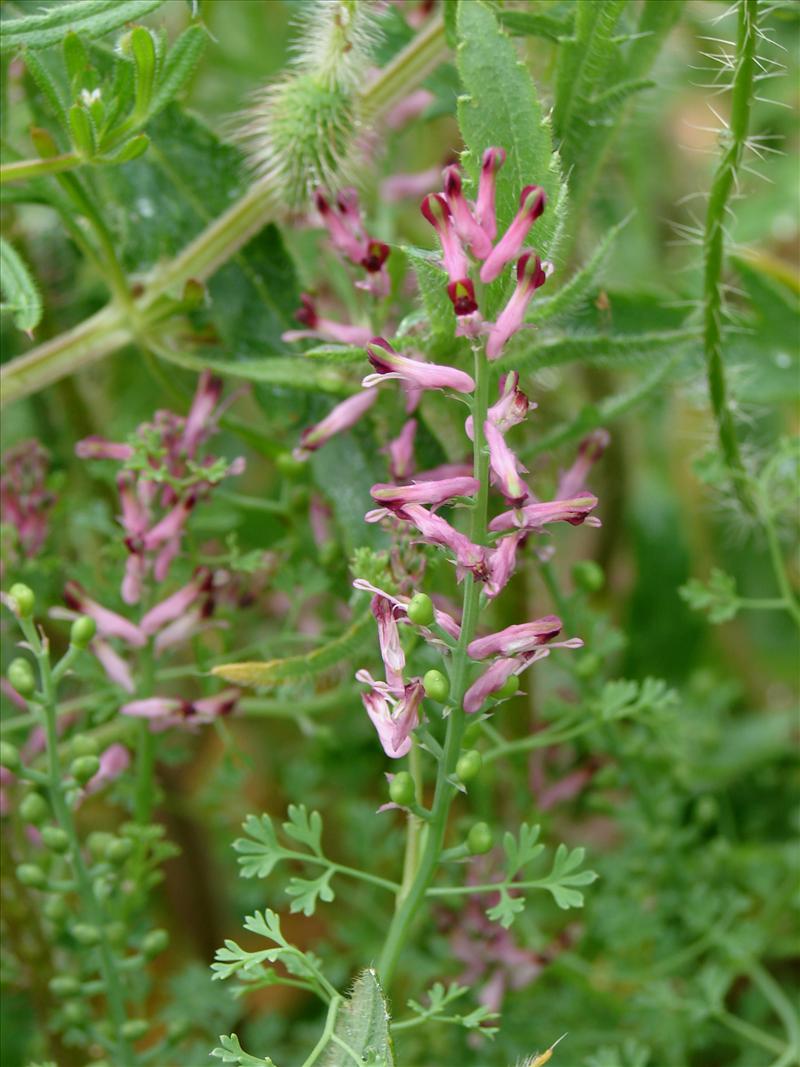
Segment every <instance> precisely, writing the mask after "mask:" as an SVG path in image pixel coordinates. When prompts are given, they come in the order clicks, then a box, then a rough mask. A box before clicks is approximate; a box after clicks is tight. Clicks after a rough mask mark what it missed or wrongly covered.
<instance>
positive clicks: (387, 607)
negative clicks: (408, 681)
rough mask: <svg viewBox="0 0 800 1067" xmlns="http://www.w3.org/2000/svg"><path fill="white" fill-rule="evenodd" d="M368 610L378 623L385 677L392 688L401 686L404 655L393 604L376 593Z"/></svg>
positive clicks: (404, 662)
mask: <svg viewBox="0 0 800 1067" xmlns="http://www.w3.org/2000/svg"><path fill="white" fill-rule="evenodd" d="M370 610H371V611H372V614H373V615H374V616H375V621H376V623H377V624H378V643H379V645H380V649H381V659H382V660H383V665H384V667H385V668H386V677H387V679H388V681H389V684H390V686H391V687H392V688H395V687H397V686H398V685H400V686H402V684H403V670H404V668H405V665H406V657H405V653H404V652H403V646H402V645H401V643H400V631H399V630H398V628H397V616H396V614H395V611H396V609H395V606H394V604H393V603H392V601H391V600H389V598H388V597H384V596H380V595H376V596H374V597H373V598H372V601H371V603H370Z"/></svg>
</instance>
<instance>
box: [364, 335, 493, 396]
mask: <svg viewBox="0 0 800 1067" xmlns="http://www.w3.org/2000/svg"><path fill="white" fill-rule="evenodd" d="M367 355H368V356H369V361H370V363H371V364H372V366H373V367H374V368H375V371H376V373H375V374H368V375H367V376H366V378H364V380H363V381H362V383H361V384H362V385H363V386H364V387H365V388H367V389H368V388H370V387H372V386H374V385H377V384H378V383H379V382H380V381H382V380H384V379H387V380H388V379H389V378H399V379H400V380H401V381H404V382H407V383H409V384H410V385H414V386H417V387H418V388H419V389H454V390H455V391H456V392H459V393H471V392H472V391H473V389H474V388H475V382H474V381H473V379H472V378H471V377H470V376H469V374H467V373H466V371H462V370H457V369H456V368H455V367H446V366H442V365H441V364H438V363H423V362H422V361H421V360H417V359H409V358H408V357H407V356H401V355H400V353H399V352H395V350H394V349H393V348H392V346H391V345H390V344H389V342H388V341H385V340H384V339H383V338H382V337H373V339H372V340H371V341H370V342H369V344H368V345H367Z"/></svg>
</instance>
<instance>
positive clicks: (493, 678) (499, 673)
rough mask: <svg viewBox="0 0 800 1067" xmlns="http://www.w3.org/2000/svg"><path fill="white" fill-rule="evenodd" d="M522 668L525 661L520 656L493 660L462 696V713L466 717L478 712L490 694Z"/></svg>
mask: <svg viewBox="0 0 800 1067" xmlns="http://www.w3.org/2000/svg"><path fill="white" fill-rule="evenodd" d="M524 666H525V660H524V659H523V658H522V657H521V656H517V657H513V658H511V659H498V660H495V662H494V663H493V664H492V665H491V666H490V667H487V669H486V670H485V671H484V672H483V674H481V676H480V677H479V678H478V679H477V680H476V681H474V682H473V683H472V685H471V686H470V687H469V689H468V690H467V691H466V693H465V694H464V711H465V712H466V713H467V715H474V714H475V712H476V711H480V710H481V708H482V707H483V705H484V704H485V702H486V701H487V700H488V698H489V697H490V696H491V695H492V693H496V692H497V690H498V689H502V688H503V686H504V685H505V684H506V682H507V681H508V679H509V678H510V677H511V675H512V674H516V673H517V671H518V670H521V669H522V668H523V667H524Z"/></svg>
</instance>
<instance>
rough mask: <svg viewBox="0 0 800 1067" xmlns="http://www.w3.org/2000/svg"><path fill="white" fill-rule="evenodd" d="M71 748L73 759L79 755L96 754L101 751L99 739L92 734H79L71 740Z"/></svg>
mask: <svg viewBox="0 0 800 1067" xmlns="http://www.w3.org/2000/svg"><path fill="white" fill-rule="evenodd" d="M70 748H71V749H72V756H73V759H77V758H78V756H96V755H97V753H98V752H99V751H100V746H99V745H98V743H97V739H96V738H94V737H92V735H91V734H77V735H76V736H75V737H73V738H72V740H71V741H70Z"/></svg>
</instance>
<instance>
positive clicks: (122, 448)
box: [75, 436, 133, 463]
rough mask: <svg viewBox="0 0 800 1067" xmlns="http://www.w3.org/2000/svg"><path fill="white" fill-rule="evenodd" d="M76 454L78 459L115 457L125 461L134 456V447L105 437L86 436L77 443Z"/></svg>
mask: <svg viewBox="0 0 800 1067" xmlns="http://www.w3.org/2000/svg"><path fill="white" fill-rule="evenodd" d="M75 455H76V456H77V457H78V459H115V460H117V461H118V462H120V463H124V462H125V461H126V460H129V459H131V458H132V457H133V448H132V447H131V445H121V444H116V443H115V442H114V441H106V439H105V438H104V437H97V436H93V437H84V438H83V440H82V441H78V443H77V444H76V445H75Z"/></svg>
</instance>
